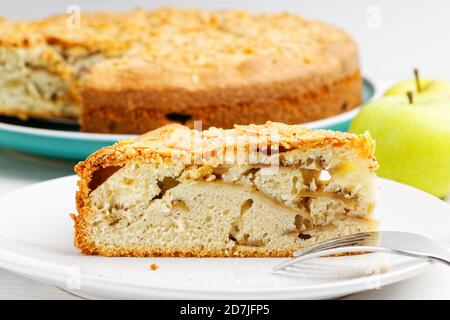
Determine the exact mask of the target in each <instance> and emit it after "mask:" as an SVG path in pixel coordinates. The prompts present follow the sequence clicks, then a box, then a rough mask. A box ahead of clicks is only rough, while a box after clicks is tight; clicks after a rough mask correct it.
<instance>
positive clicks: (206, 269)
mask: <svg viewBox="0 0 450 320" xmlns="http://www.w3.org/2000/svg"><path fill="white" fill-rule="evenodd" d="M76 179H77V178H76V177H75V176H70V177H64V178H59V179H55V180H50V181H47V182H43V183H39V184H36V185H33V186H30V187H27V188H24V189H22V190H18V191H14V192H12V193H9V194H7V195H4V196H2V197H0V213H1V214H0V267H1V268H4V269H7V270H10V271H12V272H16V273H19V274H22V275H24V276H27V277H30V278H33V279H37V280H40V281H44V282H47V283H50V284H54V285H57V286H60V287H61V288H64V289H66V290H70V291H73V292H75V293H77V294H79V295H81V296H88V297H100V298H175V299H196V298H199V299H241V298H242V299H297V298H331V297H339V296H344V295H348V294H351V293H355V292H360V291H364V290H367V289H371V288H375V287H377V286H383V285H388V284H391V283H394V282H398V281H401V280H404V279H407V278H410V277H413V276H415V275H417V274H419V273H421V272H423V271H425V270H426V269H427V268H428V267H429V266H430V262H428V261H425V260H419V259H413V258H405V257H398V256H390V255H386V256H376V255H371V254H368V255H360V256H350V257H338V258H323V259H319V260H316V261H315V262H314V261H313V262H311V264H310V265H305V266H304V269H303V271H298V272H297V271H294V272H284V273H272V271H271V268H272V266H274V265H275V264H277V263H279V262H280V261H282V260H283V259H275V258H247V259H238V258H231V259H230V258H228V259H226V258H225V259H224V258H203V259H195V258H106V257H98V256H82V255H80V254H79V252H78V250H77V249H75V248H74V246H73V226H72V221H71V219H70V218H69V213H73V212H75V206H74V194H75V190H76ZM378 182H379V194H378V198H379V199H378V207H377V209H376V217H377V218H378V219H379V220H380V221H381V226H380V229H383V230H403V231H411V232H417V233H421V234H424V235H426V236H429V237H430V238H432V239H434V240H435V241H437V242H438V243H440V244H442V245H447V244H450V233H449V232H448V230H450V207H449V206H448V205H447V204H446V203H444V202H443V201H441V200H438V199H437V198H434V197H432V196H430V195H428V194H426V193H424V192H421V191H418V190H416V189H413V188H411V187H408V186H405V185H402V184H399V183H396V182H392V181H389V180H384V179H379V181H378ZM153 263H154V264H156V265H158V266H159V269H157V270H151V269H150V264H153ZM386 266H388V267H389V271H387V272H381V273H379V272H377V271H380V269H384V268H385V267H386ZM333 268H334V269H333ZM299 270H300V269H299ZM370 273H374V274H372V275H367V274H370Z"/></svg>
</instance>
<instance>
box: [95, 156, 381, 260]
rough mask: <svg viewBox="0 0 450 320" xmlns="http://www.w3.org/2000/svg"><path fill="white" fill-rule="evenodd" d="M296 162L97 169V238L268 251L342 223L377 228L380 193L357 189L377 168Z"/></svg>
mask: <svg viewBox="0 0 450 320" xmlns="http://www.w3.org/2000/svg"><path fill="white" fill-rule="evenodd" d="M290 156H291V157H294V158H295V155H290ZM297 160H298V159H297ZM310 160H311V159H310ZM283 162H284V164H283ZM289 162H292V159H289V158H288V157H286V158H284V159H283V161H282V165H280V166H278V167H270V166H265V165H236V164H233V165H218V166H209V165H188V166H185V165H183V164H174V163H170V164H167V163H163V164H156V163H152V162H148V163H138V162H131V163H128V164H126V165H125V166H123V167H109V168H103V169H100V170H97V171H96V172H94V174H93V177H92V180H91V184H90V189H91V193H90V201H91V207H92V210H93V211H94V212H95V214H92V215H90V217H89V221H88V222H89V224H91V226H92V227H91V230H92V231H91V232H92V233H93V234H92V238H95V239H96V241H97V242H98V245H104V246H108V245H109V246H111V245H114V246H127V247H133V246H136V247H138V246H146V247H154V248H169V249H170V248H173V249H174V250H180V248H184V249H186V250H188V249H189V248H190V249H192V248H196V249H198V250H199V251H202V250H207V251H208V252H215V251H217V252H221V251H222V252H223V250H226V251H227V252H231V253H233V252H235V251H239V252H243V251H250V252H254V251H255V250H256V251H258V250H260V249H261V250H262V249H264V251H265V252H267V251H270V250H279V248H285V249H292V248H298V247H301V246H304V245H305V244H307V243H314V242H316V241H319V240H321V239H322V240H324V239H325V238H326V237H327V236H325V234H327V235H328V237H329V235H330V234H333V232H337V231H336V230H338V229H341V228H343V227H345V228H350V229H351V228H357V230H358V231H359V230H362V229H364V228H367V229H364V230H368V229H369V228H370V223H369V217H370V212H371V211H372V208H373V202H372V200H373V199H367V198H366V197H362V195H361V193H360V192H358V190H359V189H358V188H359V187H361V183H362V184H364V182H362V180H363V179H371V175H369V174H367V175H366V176H364V175H362V174H361V173H360V172H359V174H358V175H356V176H355V177H353V178H351V176H352V172H353V173H354V172H355V170H352V168H348V166H349V164H347V165H345V163H344V164H343V163H341V162H339V163H332V164H327V163H325V162H324V161H323V160H321V159H320V158H316V159H312V160H311V161H309V160H308V159H304V161H303V160H302V161H296V162H295V163H289ZM346 166H347V168H346ZM356 171H357V170H356ZM343 172H345V174H344V176H347V180H346V179H345V178H343V177H342V175H343ZM358 179H359V180H361V181H360V182H359V183H358V185H353V183H354V181H357V180H358ZM366 183H367V184H369V183H370V182H366ZM361 228H362V229H361ZM352 230H353V229H352ZM324 231H326V232H325V233H324ZM324 237H325V238H324Z"/></svg>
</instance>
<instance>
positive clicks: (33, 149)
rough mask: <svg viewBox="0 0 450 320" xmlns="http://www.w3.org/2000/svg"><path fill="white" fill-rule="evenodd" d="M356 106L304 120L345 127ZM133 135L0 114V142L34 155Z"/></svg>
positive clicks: (74, 152) (79, 153)
mask: <svg viewBox="0 0 450 320" xmlns="http://www.w3.org/2000/svg"><path fill="white" fill-rule="evenodd" d="M374 93H375V87H374V85H373V84H372V83H371V82H370V81H368V80H367V79H364V86H363V97H364V102H366V101H368V100H369V99H370V98H371V97H372V96H373V95H374ZM358 110H359V107H358V108H355V109H352V110H350V111H347V112H344V113H341V114H339V115H337V116H334V117H329V118H325V119H321V120H317V121H313V122H308V123H304V124H303V125H304V126H305V127H308V128H311V129H331V130H340V131H346V130H347V129H348V126H349V125H350V121H351V120H352V119H353V117H354V116H355V115H356V114H357V113H358ZM134 137H135V136H133V135H122V134H100V133H84V132H79V127H78V126H77V125H76V124H74V123H70V122H65V121H43V120H28V121H21V120H18V119H15V118H10V117H0V146H3V147H6V148H10V149H14V150H18V151H22V152H26V153H31V154H34V155H39V156H45V157H52V158H61V159H70V160H81V159H85V158H86V157H87V156H88V155H90V154H91V153H92V152H93V151H95V150H97V149H99V148H101V147H104V146H108V145H111V144H113V143H115V142H116V141H118V140H124V139H132V138H134Z"/></svg>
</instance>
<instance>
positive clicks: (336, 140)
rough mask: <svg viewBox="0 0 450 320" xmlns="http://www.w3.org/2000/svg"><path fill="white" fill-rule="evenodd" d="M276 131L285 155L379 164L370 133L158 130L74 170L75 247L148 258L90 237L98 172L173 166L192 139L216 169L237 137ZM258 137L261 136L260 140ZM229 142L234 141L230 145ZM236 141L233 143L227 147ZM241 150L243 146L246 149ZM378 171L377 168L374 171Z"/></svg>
mask: <svg viewBox="0 0 450 320" xmlns="http://www.w3.org/2000/svg"><path fill="white" fill-rule="evenodd" d="M273 130H275V131H276V132H277V134H278V137H279V138H278V139H277V140H278V141H279V148H280V150H283V151H288V150H291V149H309V148H314V147H322V146H331V147H347V148H349V149H356V150H358V151H359V154H360V156H361V157H362V158H366V159H370V160H373V161H374V164H376V162H375V156H374V152H375V146H374V141H373V139H372V138H371V137H370V135H369V133H365V134H363V135H355V134H351V133H344V132H334V131H328V130H309V129H306V128H303V127H301V126H295V125H285V124H282V123H272V122H267V123H266V124H265V125H235V127H234V129H229V130H224V129H218V128H210V129H209V130H206V131H203V132H202V134H200V133H199V132H198V131H195V130H191V129H189V128H188V127H186V126H182V125H177V124H172V125H167V126H164V127H162V128H159V129H157V130H154V131H151V132H148V133H146V134H144V135H142V136H140V137H138V138H137V139H136V141H131V140H127V141H119V142H118V143H116V144H115V145H113V146H110V147H105V148H102V149H100V150H98V151H96V152H94V153H93V154H92V155H91V156H89V157H88V158H87V159H86V160H85V161H82V162H79V163H78V164H77V165H76V166H75V171H76V172H77V173H78V175H79V177H80V180H79V181H78V188H79V190H78V192H77V193H76V205H77V211H78V215H72V218H73V220H74V223H75V245H76V246H77V247H78V248H79V249H80V250H81V251H82V252H83V253H85V254H102V255H108V256H124V255H132V256H145V255H148V251H145V250H143V251H140V250H139V249H136V248H129V249H126V250H119V249H114V248H102V247H98V246H97V245H96V244H95V243H93V242H92V241H91V240H90V239H89V236H88V230H87V226H86V218H87V216H88V215H89V207H90V200H89V193H90V192H91V186H90V184H91V180H92V177H93V174H94V172H95V171H97V170H98V169H100V168H106V167H120V166H123V165H124V164H125V163H127V162H128V161H130V160H137V161H145V160H147V159H155V160H157V161H172V159H173V158H172V157H173V155H174V154H175V155H178V156H182V155H186V154H189V153H190V152H191V153H192V152H195V149H193V148H192V144H191V143H190V142H189V143H187V144H186V143H185V142H184V141H183V139H182V138H183V137H189V136H191V135H194V136H200V139H201V144H202V152H204V154H203V156H204V157H202V158H201V161H202V163H207V164H211V163H214V162H218V161H221V160H222V158H221V156H220V155H221V154H223V152H224V149H225V148H230V147H231V150H234V153H236V150H238V148H239V141H238V140H239V139H237V138H238V137H241V136H244V135H248V136H255V137H257V143H258V142H268V141H269V143H270V139H269V140H268V137H269V136H270V134H271V133H273V132H274V131H273ZM255 134H257V135H255ZM224 137H227V139H230V138H231V140H225V139H224ZM229 141H232V143H233V144H231V145H230V144H229V143H228V142H229ZM243 143H244V145H242V146H243V147H244V148H247V149H248V148H250V147H251V146H250V144H249V143H248V141H246V142H243ZM242 146H241V147H242ZM372 169H373V170H374V171H375V170H376V166H375V165H374V167H373V168H372ZM152 252H153V253H154V254H155V255H165V256H224V255H225V254H226V253H225V252H214V253H206V252H169V251H165V250H164V249H163V248H161V249H158V250H156V251H152ZM286 255H288V253H287V252H284V251H283V252H281V251H280V252H265V253H262V252H254V253H249V254H247V253H246V256H286Z"/></svg>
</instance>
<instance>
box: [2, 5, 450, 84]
mask: <svg viewBox="0 0 450 320" xmlns="http://www.w3.org/2000/svg"><path fill="white" fill-rule="evenodd" d="M70 4H75V5H78V6H80V8H81V10H82V11H89V10H123V9H130V8H134V7H136V6H141V7H144V8H155V7H160V6H184V7H197V8H241V9H245V10H250V11H291V12H296V13H300V14H301V15H303V16H304V17H309V18H315V19H321V20H324V21H328V22H330V23H333V24H335V25H338V26H340V27H342V28H344V29H346V30H347V31H348V32H349V33H351V34H352V35H353V36H354V38H355V39H356V40H357V42H358V43H359V46H360V50H361V59H362V64H363V70H364V73H365V74H366V75H368V76H369V77H371V78H374V79H377V80H381V79H393V80H394V79H398V78H404V77H409V76H410V75H411V69H412V68H413V67H415V66H417V67H419V68H420V70H421V73H422V75H423V76H428V75H429V76H436V77H440V78H446V79H449V80H450V61H449V60H450V1H449V0H428V1H425V0H409V1H407V0H394V1H393V0H390V1H389V0H372V1H370V0H340V1H337V0H334V1H333V0H302V1H292V0H291V1H286V0H285V1H267V0H265V1H264V0H240V1H198V0H197V1H143V0H142V1H138V0H126V1H123V0H109V1H106V0H95V1H93V0H72V1H67V0H58V1H55V0H40V1H29V0H28V1H27V0H1V3H0V15H1V16H6V17H14V18H39V17H43V16H45V15H49V14H54V13H60V12H65V10H66V8H67V6H68V5H70ZM368 11H369V12H368ZM377 12H379V13H380V14H379V18H380V19H379V22H380V24H379V29H377V28H374V26H377V23H376V22H377ZM373 22H375V23H373Z"/></svg>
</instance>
